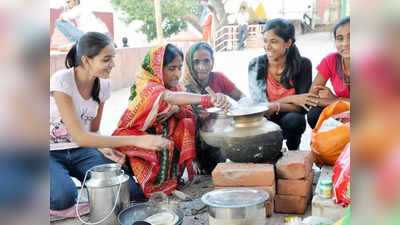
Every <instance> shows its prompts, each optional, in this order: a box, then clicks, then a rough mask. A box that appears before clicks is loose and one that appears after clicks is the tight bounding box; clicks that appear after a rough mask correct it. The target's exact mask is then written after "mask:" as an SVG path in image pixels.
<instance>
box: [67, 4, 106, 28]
mask: <svg viewBox="0 0 400 225" xmlns="http://www.w3.org/2000/svg"><path fill="white" fill-rule="evenodd" d="M62 16H63V17H64V19H66V20H75V21H76V24H77V28H78V29H79V30H81V31H83V32H84V33H86V32H90V31H97V32H100V33H106V32H108V29H107V26H106V25H105V24H104V23H103V21H101V20H100V19H98V18H97V17H96V16H95V15H94V13H93V12H92V11H91V10H89V9H86V8H85V7H82V6H81V5H77V6H75V7H73V8H72V9H70V10H68V11H66V12H64V13H63V14H62Z"/></svg>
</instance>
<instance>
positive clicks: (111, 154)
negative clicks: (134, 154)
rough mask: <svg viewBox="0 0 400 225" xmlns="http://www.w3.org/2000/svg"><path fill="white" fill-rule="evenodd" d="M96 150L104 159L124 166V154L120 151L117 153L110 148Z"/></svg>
mask: <svg viewBox="0 0 400 225" xmlns="http://www.w3.org/2000/svg"><path fill="white" fill-rule="evenodd" d="M98 150H99V151H100V152H101V153H103V155H104V156H105V157H106V158H108V159H110V160H112V161H114V162H116V163H118V164H121V165H124V164H125V159H126V157H125V154H124V153H122V152H120V151H117V150H114V149H112V148H98Z"/></svg>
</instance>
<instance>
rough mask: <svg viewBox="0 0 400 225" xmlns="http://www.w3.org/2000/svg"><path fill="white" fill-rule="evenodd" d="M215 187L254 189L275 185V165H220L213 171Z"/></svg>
mask: <svg viewBox="0 0 400 225" xmlns="http://www.w3.org/2000/svg"><path fill="white" fill-rule="evenodd" d="M212 180H213V183H214V186H219V187H252V186H272V185H273V184H274V183H275V172H274V165H272V164H262V163H257V164H255V163H218V165H217V166H216V167H215V169H214V170H213V171H212Z"/></svg>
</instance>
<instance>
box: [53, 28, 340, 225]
mask: <svg viewBox="0 0 400 225" xmlns="http://www.w3.org/2000/svg"><path fill="white" fill-rule="evenodd" d="M296 44H297V46H298V47H299V49H300V52H301V54H302V55H303V56H305V57H308V58H309V59H310V60H311V61H312V65H313V77H315V76H316V70H315V67H316V66H317V65H318V63H319V62H320V61H321V59H322V58H323V57H324V56H325V55H327V54H328V53H330V52H333V51H335V47H334V41H333V40H332V38H331V35H330V34H329V33H313V34H307V35H302V36H299V37H298V40H297V42H296ZM263 52H264V50H263V49H252V50H245V51H231V52H221V53H217V54H216V56H215V58H216V60H215V70H216V71H222V72H224V73H225V74H226V75H227V76H228V77H229V78H230V79H231V80H232V81H233V82H234V83H235V84H236V85H237V87H238V88H239V89H241V90H242V91H243V92H244V93H245V94H247V95H248V81H247V66H248V62H249V61H250V60H251V59H252V58H254V57H256V56H259V55H262V54H263ZM328 85H330V84H328ZM128 96H129V89H128V88H124V89H120V90H117V91H114V92H113V93H112V95H111V98H110V99H109V100H108V101H107V102H106V105H105V109H104V112H103V119H102V124H101V130H100V131H101V133H103V134H111V133H112V132H113V130H114V129H115V128H116V124H117V122H118V120H119V118H120V116H121V115H122V113H123V111H124V110H125V108H126V106H127V103H128ZM310 134H311V129H310V127H309V126H307V129H306V131H305V133H304V134H303V137H302V142H301V145H300V149H302V150H309V149H310V146H309V143H310ZM201 181H202V182H199V183H197V184H194V185H192V186H191V187H188V188H186V189H184V190H183V191H184V192H186V193H188V194H191V195H192V196H193V197H194V198H195V201H193V202H191V203H181V204H180V207H181V208H183V210H184V211H185V219H184V222H183V224H184V225H189V224H190V225H200V224H208V222H207V221H208V218H207V214H206V213H203V214H200V215H197V216H192V215H191V213H190V209H191V208H193V207H195V208H198V207H199V206H200V205H201V203H200V202H199V200H198V198H200V197H201V195H202V194H203V193H206V192H207V191H210V190H212V182H211V179H210V177H202V178H201ZM196 199H197V200H196ZM310 214H311V207H309V209H308V211H307V213H306V214H305V215H302V217H303V216H307V215H310ZM286 216H287V214H274V216H273V217H271V218H269V219H268V220H267V224H283V222H284V218H285V217H286ZM52 224H57V225H72V224H81V223H80V222H78V220H72V219H70V220H63V221H59V222H55V223H52Z"/></svg>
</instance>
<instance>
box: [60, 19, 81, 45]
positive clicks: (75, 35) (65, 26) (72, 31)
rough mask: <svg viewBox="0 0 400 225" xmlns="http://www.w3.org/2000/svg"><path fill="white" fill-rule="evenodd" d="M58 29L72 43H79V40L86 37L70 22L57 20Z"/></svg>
mask: <svg viewBox="0 0 400 225" xmlns="http://www.w3.org/2000/svg"><path fill="white" fill-rule="evenodd" d="M56 27H57V29H58V30H59V31H60V32H61V33H63V34H64V36H65V37H66V38H67V39H68V41H70V42H77V41H78V40H79V38H81V37H82V36H83V35H84V33H83V31H81V30H79V29H78V28H76V27H75V26H74V25H73V24H71V23H70V22H68V21H62V20H61V19H57V20H56Z"/></svg>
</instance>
